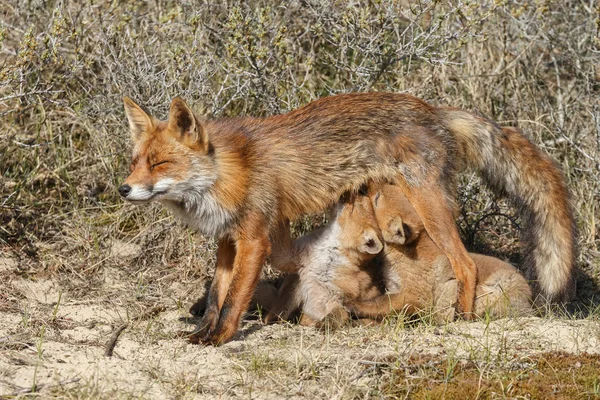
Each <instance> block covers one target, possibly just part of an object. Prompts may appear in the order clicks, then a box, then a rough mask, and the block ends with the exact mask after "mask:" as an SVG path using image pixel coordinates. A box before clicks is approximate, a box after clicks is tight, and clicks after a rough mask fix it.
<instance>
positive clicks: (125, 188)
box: [119, 184, 131, 197]
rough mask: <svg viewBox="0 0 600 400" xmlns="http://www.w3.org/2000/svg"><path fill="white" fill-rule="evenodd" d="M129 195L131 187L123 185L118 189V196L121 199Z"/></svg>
mask: <svg viewBox="0 0 600 400" xmlns="http://www.w3.org/2000/svg"><path fill="white" fill-rule="evenodd" d="M129 193H131V186H129V185H127V184H125V185H121V187H119V194H120V195H121V196H122V197H127V195H128V194H129Z"/></svg>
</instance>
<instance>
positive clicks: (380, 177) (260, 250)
mask: <svg viewBox="0 0 600 400" xmlns="http://www.w3.org/2000/svg"><path fill="white" fill-rule="evenodd" d="M124 102H125V111H126V114H127V117H128V120H129V125H130V130H131V135H132V139H133V142H134V148H133V159H132V163H131V174H130V175H129V177H128V178H127V179H126V180H125V182H124V184H123V185H122V186H121V187H120V188H119V193H120V194H121V196H122V197H124V198H125V199H126V200H128V201H131V202H135V203H144V202H148V201H159V202H161V203H162V204H164V205H165V206H167V207H168V208H169V209H171V210H172V211H173V212H174V213H175V215H176V216H178V217H179V218H180V219H182V220H183V221H185V222H186V223H188V224H189V225H190V226H192V227H195V228H197V229H198V230H199V231H200V232H202V233H203V234H205V235H211V236H215V237H217V238H218V250H217V267H216V271H215V276H214V279H213V282H212V285H211V289H210V291H209V297H208V302H207V309H206V313H205V314H204V317H203V319H202V321H201V323H200V325H199V328H198V331H197V333H196V334H195V336H194V339H196V340H198V341H202V342H203V343H212V344H219V343H223V342H226V341H228V340H230V339H231V338H232V337H233V335H234V334H235V332H236V331H237V328H238V325H239V321H240V317H241V315H242V313H243V312H244V311H245V310H246V308H247V306H248V303H249V302H250V299H251V297H252V293H253V291H254V288H255V287H256V284H257V282H258V277H259V274H260V271H261V268H262V265H263V263H264V261H265V259H266V257H267V255H268V254H269V252H270V244H271V240H272V238H276V239H278V240H279V238H278V237H276V236H275V235H274V234H275V233H276V232H278V231H282V232H283V235H284V237H285V235H286V234H287V235H289V229H288V228H287V223H288V220H290V219H295V218H297V217H298V216H299V215H301V214H305V213H311V212H317V211H322V210H324V209H326V208H327V207H329V206H331V205H332V204H333V203H335V202H336V201H337V200H338V199H339V198H340V196H341V195H342V194H343V193H345V192H347V191H352V190H356V189H357V188H359V187H360V186H361V185H362V184H364V183H366V182H367V181H369V180H374V181H380V182H381V181H384V180H387V181H391V182H394V183H395V184H396V185H398V186H399V187H400V188H401V189H402V191H403V193H404V194H405V195H406V196H407V197H408V199H409V201H410V203H411V204H412V205H413V206H414V208H415V210H416V212H417V214H418V216H419V217H420V218H421V219H422V221H423V224H424V226H425V229H426V231H427V233H428V234H429V236H430V237H431V239H432V240H433V241H434V242H435V244H436V245H437V246H438V247H439V248H440V249H441V250H442V251H443V252H444V254H445V255H446V256H447V257H448V259H449V261H450V264H451V265H452V269H453V271H454V273H455V275H456V278H457V280H458V281H459V282H460V284H461V285H460V291H459V296H458V303H459V306H460V310H461V311H462V312H464V313H466V316H467V317H468V316H469V315H470V313H471V311H472V308H473V301H474V298H475V287H476V271H475V264H474V263H473V260H471V258H470V257H469V255H468V253H467V251H466V249H465V248H464V246H463V244H462V242H461V240H460V237H459V235H458V232H457V229H456V226H455V224H454V219H453V212H452V211H453V209H454V204H453V202H452V199H453V198H454V191H455V181H456V175H457V173H458V172H459V171H460V170H462V169H465V168H472V169H475V170H478V171H479V172H480V174H481V175H482V177H483V179H484V181H485V182H486V184H488V185H489V186H490V187H491V188H492V189H493V190H494V191H495V192H496V193H497V194H501V195H506V196H508V197H509V198H510V199H511V200H512V202H513V203H514V204H515V205H516V206H517V207H518V208H519V210H520V211H521V215H522V216H523V217H524V219H525V221H524V223H523V226H524V227H525V234H524V238H525V243H526V255H525V258H526V266H527V268H528V272H529V274H530V275H531V276H534V277H536V279H537V282H538V286H539V290H540V291H541V292H542V294H544V295H545V296H546V297H547V298H549V299H553V300H565V299H568V298H569V297H570V296H571V295H572V294H573V291H574V288H573V285H574V284H573V278H572V268H573V262H574V256H575V231H574V223H573V217H572V212H571V209H570V205H569V200H568V197H569V196H568V192H567V189H566V186H565V183H564V180H563V177H562V175H561V173H560V172H559V170H558V169H557V168H556V166H555V165H554V163H553V162H552V160H551V159H550V158H549V157H548V156H547V155H546V154H544V153H543V152H542V151H540V150H539V149H538V148H537V147H536V146H535V145H533V144H532V143H531V142H529V141H528V140H527V139H526V138H525V137H523V136H522V135H521V134H520V133H519V132H518V131H516V130H509V131H504V132H503V131H502V129H500V128H499V127H498V126H497V125H496V124H494V123H493V122H492V121H490V120H488V119H485V118H483V117H478V116H475V115H473V114H471V113H469V112H466V111H462V110H455V109H442V108H435V107H433V106H431V105H429V104H427V103H425V102H423V101H422V100H419V99H417V98H414V97H412V96H409V95H403V94H393V93H356V94H346V95H339V96H333V97H326V98H322V99H320V100H317V101H314V102H312V103H310V104H308V105H306V106H304V107H301V108H299V109H297V110H294V111H292V112H290V113H288V114H284V115H277V116H272V117H268V118H237V119H225V120H214V121H204V122H200V120H199V119H198V118H197V117H196V116H195V115H194V114H193V113H192V111H191V110H190V108H189V107H188V106H187V105H186V104H185V102H184V101H183V100H181V99H179V98H176V99H174V100H173V102H172V103H171V109H170V112H169V118H168V121H166V122H163V121H158V120H156V119H154V118H153V117H151V116H149V115H148V114H147V113H145V112H144V111H143V110H142V109H141V108H140V107H139V106H138V105H137V104H135V103H134V102H133V101H132V100H130V99H128V98H125V99H124Z"/></svg>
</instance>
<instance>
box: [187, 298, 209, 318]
mask: <svg viewBox="0 0 600 400" xmlns="http://www.w3.org/2000/svg"><path fill="white" fill-rule="evenodd" d="M205 311H206V296H203V297H201V298H199V299H198V300H197V301H196V302H195V303H194V304H192V306H191V307H190V314H192V315H193V316H194V317H201V316H202V315H204V312H205Z"/></svg>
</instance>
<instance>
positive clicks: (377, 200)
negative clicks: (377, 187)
mask: <svg viewBox="0 0 600 400" xmlns="http://www.w3.org/2000/svg"><path fill="white" fill-rule="evenodd" d="M379 196H381V193H379V192H377V194H376V195H375V207H377V203H378V202H379Z"/></svg>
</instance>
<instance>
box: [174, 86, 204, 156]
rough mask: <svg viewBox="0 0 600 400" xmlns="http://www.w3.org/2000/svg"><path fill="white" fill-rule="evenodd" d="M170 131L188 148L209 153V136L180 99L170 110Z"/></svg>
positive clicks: (175, 101)
mask: <svg viewBox="0 0 600 400" xmlns="http://www.w3.org/2000/svg"><path fill="white" fill-rule="evenodd" d="M168 125H169V131H170V132H171V134H172V135H173V136H175V138H176V139H178V140H179V141H181V142H182V143H183V144H185V145H187V146H188V147H190V148H192V149H195V150H199V151H203V152H208V149H209V144H208V135H207V134H206V131H205V129H204V127H203V126H202V124H201V123H200V121H198V119H197V118H196V116H195V115H194V113H193V111H192V110H191V109H190V108H189V107H188V105H187V104H186V103H185V101H184V100H183V99H182V98H180V97H175V98H174V99H173V101H172V102H171V109H170V110H169V122H168Z"/></svg>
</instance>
